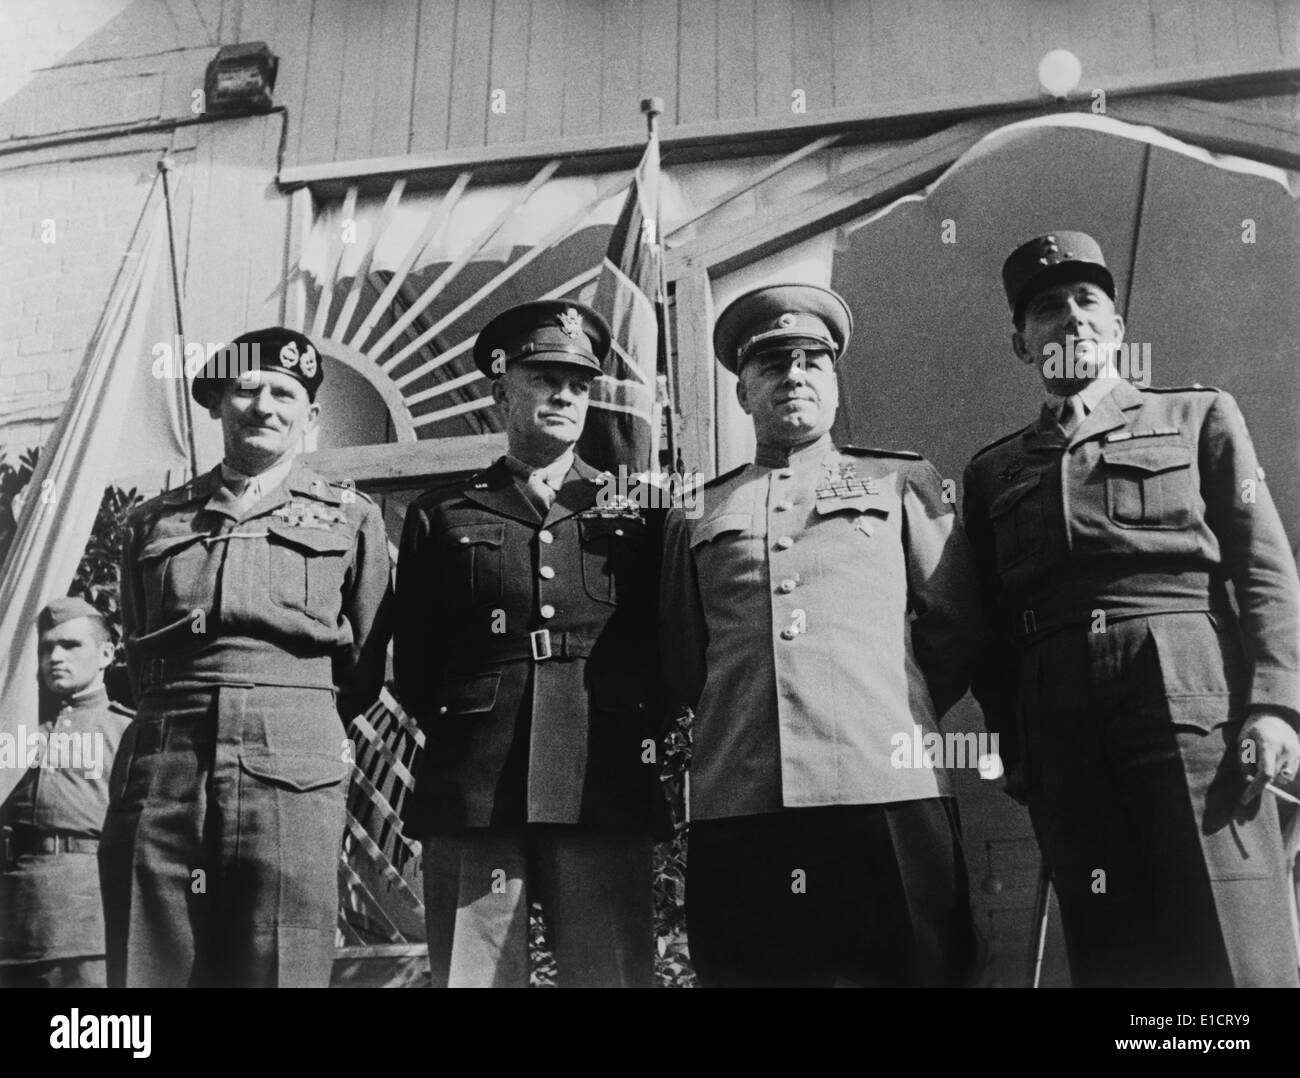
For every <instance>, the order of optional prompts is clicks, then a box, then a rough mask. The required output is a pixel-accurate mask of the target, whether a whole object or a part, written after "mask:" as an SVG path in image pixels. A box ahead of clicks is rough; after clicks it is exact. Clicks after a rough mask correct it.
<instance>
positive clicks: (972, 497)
mask: <svg viewBox="0 0 1300 1078" xmlns="http://www.w3.org/2000/svg"><path fill="white" fill-rule="evenodd" d="M962 498H963V505H962V508H963V513H962V517H963V520H964V522H965V526H966V537H967V539H968V540H969V541H970V547H971V556H972V558H973V559H974V562H975V578H976V580H977V581H978V584H979V589H980V599H981V601H982V604H983V607H984V616H985V619H986V624H987V625H988V631H987V634H986V635H985V637H984V642H983V645H982V647H981V648H980V651H979V655H978V658H977V660H976V663H975V672H974V674H973V676H972V678H971V695H973V696H974V697H975V699H976V701H977V702H978V703H979V705H980V709H981V710H982V711H983V712H984V725H985V726H987V727H988V728H989V730H990V731H991V732H994V733H996V734H997V735H998V743H999V746H1000V749H1001V755H1002V758H1003V760H1004V761H1005V762H1006V765H1007V767H1011V766H1012V765H1013V764H1015V763H1017V762H1018V761H1019V758H1020V751H1019V749H1020V747H1019V745H1018V743H1017V741H1016V738H1017V736H1018V734H1017V724H1016V721H1015V720H1016V698H1017V694H1018V690H1017V685H1018V677H1017V674H1018V655H1019V652H1018V651H1017V648H1016V643H1015V639H1014V637H1013V635H1012V632H1011V624H1010V620H1009V619H1010V615H1009V614H1008V613H1006V612H1005V611H1004V610H1003V609H1002V604H1001V603H1000V602H999V599H1000V596H1001V592H1002V584H1001V581H1000V580H999V578H998V570H997V551H996V547H995V545H994V541H993V524H992V521H991V520H990V519H989V507H988V499H987V497H986V495H985V492H984V489H983V486H982V485H981V483H980V481H979V476H978V473H977V470H976V468H975V462H974V461H971V463H970V464H968V465H967V466H966V471H965V474H964V475H963V476H962Z"/></svg>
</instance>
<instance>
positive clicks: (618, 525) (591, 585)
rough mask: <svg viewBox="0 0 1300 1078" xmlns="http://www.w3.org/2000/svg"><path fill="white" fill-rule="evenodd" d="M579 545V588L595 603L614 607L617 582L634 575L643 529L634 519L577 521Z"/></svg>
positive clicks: (618, 518)
mask: <svg viewBox="0 0 1300 1078" xmlns="http://www.w3.org/2000/svg"><path fill="white" fill-rule="evenodd" d="M578 535H579V538H580V539H581V541H582V587H583V589H584V590H585V591H586V593H587V594H588V595H589V596H590V597H591V598H593V599H595V600H596V601H597V602H600V603H609V604H610V605H614V604H616V603H617V602H618V597H619V578H620V577H621V578H623V580H624V581H626V580H627V575H626V574H628V573H629V572H635V559H636V552H637V551H638V550H639V549H640V548H641V546H642V541H643V539H644V537H645V525H644V524H643V523H642V522H641V521H640V519H639V518H636V517H630V516H628V517H600V516H592V517H579V519H578Z"/></svg>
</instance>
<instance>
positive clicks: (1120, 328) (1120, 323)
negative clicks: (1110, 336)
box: [1115, 311, 1126, 341]
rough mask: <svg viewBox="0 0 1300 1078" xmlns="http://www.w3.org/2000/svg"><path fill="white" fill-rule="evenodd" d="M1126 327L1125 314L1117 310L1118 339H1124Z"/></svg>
mask: <svg viewBox="0 0 1300 1078" xmlns="http://www.w3.org/2000/svg"><path fill="white" fill-rule="evenodd" d="M1125 328H1126V327H1125V325H1124V316H1123V315H1122V314H1120V313H1119V311H1116V312H1115V336H1116V339H1118V340H1121V341H1122V340H1123V339H1124V330H1125Z"/></svg>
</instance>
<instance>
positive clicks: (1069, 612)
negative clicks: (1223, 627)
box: [1011, 595, 1225, 645]
mask: <svg viewBox="0 0 1300 1078" xmlns="http://www.w3.org/2000/svg"><path fill="white" fill-rule="evenodd" d="M1195 613H1207V614H1212V613H1220V614H1222V613H1225V611H1224V608H1223V607H1221V606H1220V605H1219V604H1217V603H1215V602H1214V600H1213V599H1211V597H1210V596H1208V595H1206V596H1203V597H1201V598H1200V599H1191V598H1189V599H1187V600H1186V601H1183V600H1176V601H1170V600H1164V601H1162V602H1161V603H1160V604H1159V605H1153V606H1150V607H1140V606H1118V607H1117V606H1109V607H1108V606H1106V605H1105V604H1102V603H1096V604H1094V605H1093V606H1091V607H1089V608H1088V609H1086V610H1084V609H1080V608H1077V607H1057V608H1053V607H1042V606H1039V607H1025V608H1022V609H1017V610H1013V611H1012V613H1011V631H1012V634H1013V635H1014V636H1015V638H1016V639H1017V640H1019V641H1020V642H1021V643H1022V644H1025V645H1029V644H1033V643H1036V642H1037V641H1039V640H1041V639H1043V638H1044V637H1046V636H1049V635H1051V634H1052V633H1056V632H1060V631H1062V630H1063V629H1073V628H1086V629H1089V630H1095V629H1096V627H1097V625H1098V624H1099V621H1098V619H1099V616H1101V617H1104V621H1101V622H1100V624H1101V625H1108V624H1111V623H1113V622H1117V621H1127V620H1129V619H1130V618H1154V617H1159V616H1160V615H1161V614H1195Z"/></svg>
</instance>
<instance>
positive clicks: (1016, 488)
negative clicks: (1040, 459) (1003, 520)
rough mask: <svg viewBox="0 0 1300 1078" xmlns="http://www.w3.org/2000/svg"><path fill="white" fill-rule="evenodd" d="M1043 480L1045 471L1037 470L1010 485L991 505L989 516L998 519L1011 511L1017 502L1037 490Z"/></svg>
mask: <svg viewBox="0 0 1300 1078" xmlns="http://www.w3.org/2000/svg"><path fill="white" fill-rule="evenodd" d="M1042 482H1043V473H1042V472H1035V473H1034V474H1033V475H1028V476H1025V478H1024V479H1021V480H1020V481H1019V482H1017V483H1015V484H1014V485H1013V486H1010V487H1008V488H1007V489H1006V490H1004V491H1003V492H1002V493H1001V494H999V495H998V496H997V497H996V498H994V499H993V501H992V503H991V504H990V505H989V518H990V519H996V518H998V517H1000V516H1005V515H1006V514H1007V513H1009V512H1011V510H1012V509H1014V508H1015V507H1016V505H1017V503H1019V502H1021V501H1023V500H1024V499H1025V496H1026V495H1028V494H1030V493H1032V492H1033V491H1034V490H1036V489H1037V488H1038V487H1039V485H1040V484H1041V483H1042Z"/></svg>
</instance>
